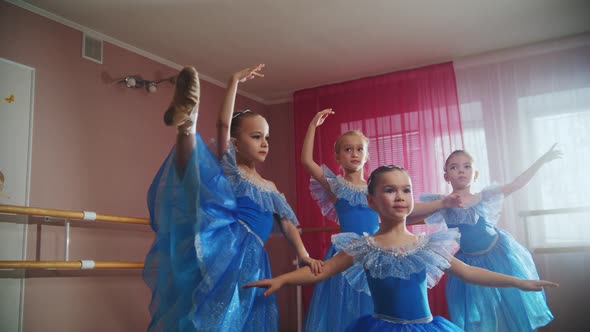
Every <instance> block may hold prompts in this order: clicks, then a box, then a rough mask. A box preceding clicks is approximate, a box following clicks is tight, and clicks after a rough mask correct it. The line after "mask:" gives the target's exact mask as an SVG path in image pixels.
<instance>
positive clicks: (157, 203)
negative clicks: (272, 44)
mask: <svg viewBox="0 0 590 332" xmlns="http://www.w3.org/2000/svg"><path fill="white" fill-rule="evenodd" d="M174 153H175V151H174V150H172V152H171V153H170V154H169V155H168V157H167V159H166V160H165V161H164V163H163V165H162V167H161V168H160V170H159V171H158V173H157V175H156V177H155V179H154V181H153V183H152V186H151V187H150V191H149V194H148V206H149V210H150V217H151V218H150V219H151V226H152V229H153V230H154V232H155V239H154V243H153V245H152V248H151V249H150V251H149V253H148V255H147V256H146V260H145V268H144V280H145V282H146V284H147V285H148V286H149V287H150V289H151V290H152V301H151V304H150V311H151V314H152V320H151V322H150V325H149V328H148V330H149V331H276V330H277V323H278V310H277V304H276V297H275V296H269V297H264V296H262V293H263V292H264V290H263V289H258V288H252V289H243V288H242V286H243V285H245V284H246V283H249V282H251V281H254V280H259V279H264V278H269V277H271V272H270V265H269V260H268V255H267V253H266V251H265V249H264V248H263V247H262V243H261V242H260V239H259V238H258V237H257V236H256V235H255V234H254V233H252V232H251V231H250V230H249V229H248V227H247V226H246V225H245V224H244V223H243V222H241V221H240V220H238V219H237V218H236V215H237V212H236V200H235V198H234V195H233V192H232V188H231V186H230V184H229V182H228V180H227V178H225V176H224V175H223V171H222V169H221V168H220V166H219V163H218V162H217V159H216V158H215V157H214V156H213V155H212V154H211V152H210V151H209V150H208V149H207V148H206V147H205V145H204V143H203V141H202V140H201V138H200V137H198V136H197V148H196V149H195V151H194V153H193V155H192V157H191V159H190V161H189V164H188V166H187V168H186V169H185V171H184V174H185V175H184V177H183V178H182V179H181V178H180V177H179V176H178V174H177V171H176V169H175V167H174Z"/></svg>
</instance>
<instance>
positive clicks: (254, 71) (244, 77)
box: [232, 63, 264, 83]
mask: <svg viewBox="0 0 590 332" xmlns="http://www.w3.org/2000/svg"><path fill="white" fill-rule="evenodd" d="M263 68H264V64H263V63H261V64H259V65H256V66H253V67H249V68H246V69H242V70H240V71H239V72H236V73H234V75H233V76H232V79H233V80H234V81H236V82H240V83H243V82H246V81H249V80H252V79H254V78H256V77H264V74H262V73H261V71H262V69H263Z"/></svg>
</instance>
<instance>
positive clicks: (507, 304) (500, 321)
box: [420, 186, 553, 332]
mask: <svg viewBox="0 0 590 332" xmlns="http://www.w3.org/2000/svg"><path fill="white" fill-rule="evenodd" d="M477 196H478V197H477V200H476V201H475V202H473V203H471V204H470V206H469V207H467V208H465V209H461V208H446V209H441V210H439V211H438V212H436V213H434V214H433V215H432V216H430V217H429V218H427V219H426V222H427V223H429V224H432V223H440V222H446V224H447V226H448V227H450V228H457V229H459V231H460V232H461V241H460V247H461V249H460V250H459V252H457V254H456V255H455V256H456V257H457V258H458V259H459V260H461V261H463V262H465V263H466V264H469V265H472V266H477V267H481V268H484V269H487V270H490V271H494V272H498V273H503V274H507V275H511V276H514V277H517V278H522V279H539V275H538V273H537V269H536V268H535V264H534V262H533V259H532V257H531V254H530V253H529V251H528V250H527V249H526V248H525V247H523V246H522V245H520V244H519V243H518V242H517V241H516V240H515V239H514V238H513V237H512V236H511V235H510V234H509V233H507V232H506V231H504V230H502V229H500V228H498V227H496V226H495V224H496V223H497V222H498V219H499V217H500V213H501V210H502V202H503V199H504V197H503V194H502V193H501V192H500V189H499V187H498V186H489V187H486V188H484V189H483V190H482V192H481V193H480V194H478V195H477ZM441 197H442V196H441V195H433V194H422V195H421V196H420V200H421V201H432V200H438V199H441ZM446 293H447V305H448V307H449V313H450V315H451V320H452V321H453V323H455V324H457V325H458V326H460V327H461V328H463V329H465V330H466V331H478V332H479V331H483V332H487V331H502V332H503V331H533V330H534V329H536V328H539V327H542V326H545V325H547V324H548V323H549V322H551V320H553V315H552V314H551V311H550V310H549V308H548V307H547V302H546V300H545V293H544V291H543V292H525V291H521V290H519V289H516V288H491V287H482V286H476V285H470V284H467V283H465V282H464V281H462V280H461V279H459V278H457V277H454V276H449V278H448V280H447V289H446Z"/></svg>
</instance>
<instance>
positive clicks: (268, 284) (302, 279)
mask: <svg viewBox="0 0 590 332" xmlns="http://www.w3.org/2000/svg"><path fill="white" fill-rule="evenodd" d="M352 264H354V259H353V258H352V257H351V256H349V255H347V254H345V253H344V252H342V251H341V252H339V253H338V254H336V256H334V257H332V258H330V259H328V260H327V261H326V262H325V263H324V270H323V272H322V273H320V274H314V273H313V272H311V269H310V268H309V267H307V266H305V267H302V268H300V269H297V270H295V271H293V272H289V273H285V274H283V275H280V276H278V277H276V278H273V279H265V280H259V281H255V282H252V283H249V284H247V285H245V286H244V287H245V288H250V287H262V288H267V290H266V292H264V296H268V295H270V294H272V293H274V292H276V291H277V290H279V289H280V288H281V287H283V286H284V285H304V284H311V283H316V282H319V281H322V280H324V279H327V278H329V277H331V276H333V275H335V274H337V273H340V272H342V271H344V270H346V269H347V268H349V267H350V266H352Z"/></svg>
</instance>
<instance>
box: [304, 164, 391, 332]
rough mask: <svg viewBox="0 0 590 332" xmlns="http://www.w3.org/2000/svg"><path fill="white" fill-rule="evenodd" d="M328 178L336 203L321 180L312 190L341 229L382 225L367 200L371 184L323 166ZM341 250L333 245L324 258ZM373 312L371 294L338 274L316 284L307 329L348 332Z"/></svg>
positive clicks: (356, 230) (359, 231)
mask: <svg viewBox="0 0 590 332" xmlns="http://www.w3.org/2000/svg"><path fill="white" fill-rule="evenodd" d="M322 168H323V170H324V178H325V179H326V181H327V182H328V184H329V186H330V189H331V190H332V192H333V193H334V194H335V195H336V198H337V201H336V203H335V204H334V203H333V202H332V201H331V200H330V199H331V197H330V193H329V192H328V191H326V190H325V189H324V188H323V187H322V186H321V185H320V184H319V182H317V181H315V180H313V179H312V180H311V184H310V189H311V193H312V196H313V198H314V199H315V200H316V202H317V203H318V205H319V206H320V209H321V210H322V214H323V215H325V216H326V217H328V218H329V219H331V220H334V221H336V222H338V223H339V224H340V230H341V232H352V233H354V234H358V235H361V234H363V233H369V234H373V233H375V232H376V231H377V229H378V228H379V216H378V215H377V213H376V212H375V211H373V210H372V209H371V208H369V205H368V203H367V186H366V185H365V186H359V185H354V184H352V183H350V182H349V181H346V180H345V179H344V178H342V177H341V176H336V175H334V173H332V171H330V169H329V168H327V167H326V166H325V165H322ZM336 253H338V250H336V248H335V247H334V245H333V244H332V245H331V246H330V248H328V251H327V252H326V255H325V257H324V260H327V259H330V258H331V257H332V256H334V255H336ZM372 312H373V301H372V300H371V297H370V294H368V293H364V292H359V291H356V290H354V289H353V288H352V287H350V285H349V284H348V282H346V280H345V279H344V277H343V276H342V274H337V275H334V276H332V277H331V278H329V279H327V280H324V281H323V282H321V283H318V284H317V285H315V287H314V290H313V296H312V298H311V302H310V305H309V309H308V312H307V318H306V321H305V331H307V332H316V331H317V332H322V331H326V332H331V331H344V330H345V329H346V327H347V326H349V325H350V324H351V323H352V322H353V321H355V320H356V319H358V318H359V317H361V316H363V315H366V314H370V313H372Z"/></svg>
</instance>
